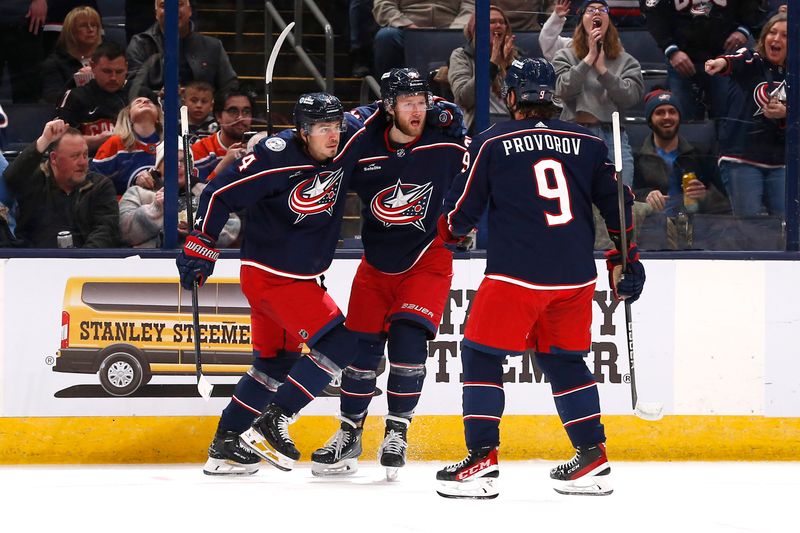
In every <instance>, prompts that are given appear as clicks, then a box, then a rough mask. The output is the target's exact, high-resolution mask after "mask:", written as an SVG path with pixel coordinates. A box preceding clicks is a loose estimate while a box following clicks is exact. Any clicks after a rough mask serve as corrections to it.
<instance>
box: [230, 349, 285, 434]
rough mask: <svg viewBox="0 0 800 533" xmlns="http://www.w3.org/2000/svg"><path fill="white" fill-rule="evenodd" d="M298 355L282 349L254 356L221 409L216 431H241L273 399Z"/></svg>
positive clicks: (248, 425)
mask: <svg viewBox="0 0 800 533" xmlns="http://www.w3.org/2000/svg"><path fill="white" fill-rule="evenodd" d="M299 357H300V354H299V353H297V352H283V351H281V352H278V355H276V356H275V357H270V358H260V357H259V358H256V359H255V360H254V361H253V366H251V367H250V369H249V370H248V371H247V373H246V374H245V375H243V376H242V377H241V379H239V383H237V384H236V388H235V389H234V390H233V396H232V397H231V401H230V403H229V404H228V406H227V407H225V409H224V410H223V411H222V416H221V417H220V419H219V425H218V426H217V429H218V431H235V432H236V433H241V432H242V431H244V430H245V429H247V428H248V427H250V424H252V423H253V420H255V418H256V417H257V416H258V415H260V414H261V413H262V412H263V411H264V408H265V407H266V406H267V404H268V403H269V402H270V400H272V397H273V396H274V395H275V391H276V390H278V387H280V385H281V383H283V382H284V380H285V379H286V375H287V374H288V373H289V369H290V368H292V365H294V364H295V362H297V359H298V358H299Z"/></svg>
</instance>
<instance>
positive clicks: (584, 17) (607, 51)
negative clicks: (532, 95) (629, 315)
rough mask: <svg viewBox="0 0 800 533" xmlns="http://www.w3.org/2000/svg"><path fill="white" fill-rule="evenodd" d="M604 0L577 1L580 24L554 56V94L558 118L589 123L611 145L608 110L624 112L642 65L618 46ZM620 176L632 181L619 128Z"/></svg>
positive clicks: (637, 95) (633, 99)
mask: <svg viewBox="0 0 800 533" xmlns="http://www.w3.org/2000/svg"><path fill="white" fill-rule="evenodd" d="M608 11H609V10H608V3H607V2H606V1H605V0H590V1H586V2H584V3H583V4H582V5H581V8H580V16H581V18H580V24H578V26H577V27H576V28H575V32H574V34H573V37H572V44H571V45H570V47H569V48H562V49H561V50H559V51H558V52H556V55H555V57H554V58H553V67H554V68H555V71H556V75H557V79H556V96H558V97H559V98H560V99H561V102H562V104H563V108H562V113H561V119H562V120H565V121H568V122H575V123H577V124H580V125H582V126H584V127H586V128H587V129H589V130H590V131H591V132H592V133H594V134H595V135H596V136H598V137H600V138H601V139H603V140H604V141H605V143H606V144H607V145H608V147H609V152H611V151H612V150H613V148H614V138H613V134H612V130H611V115H612V113H613V112H614V111H617V112H619V113H620V114H621V115H624V113H625V110H626V109H628V108H629V107H631V106H633V105H635V104H636V103H638V102H639V101H640V99H641V98H642V94H643V93H644V79H643V78H642V68H641V66H640V65H639V62H638V61H636V59H634V57H633V56H632V55H630V54H628V53H627V52H625V50H624V49H623V48H622V43H621V42H620V38H619V34H618V33H617V30H616V28H615V27H614V25H613V24H612V23H611V20H610V18H609V16H608ZM620 144H621V151H622V180H623V182H624V183H625V184H626V185H628V186H630V185H632V184H633V154H632V153H631V147H630V144H629V142H628V134H627V133H626V132H625V131H624V130H623V131H622V134H621V142H620Z"/></svg>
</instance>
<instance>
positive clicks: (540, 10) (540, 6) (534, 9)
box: [492, 0, 569, 61]
mask: <svg viewBox="0 0 800 533" xmlns="http://www.w3.org/2000/svg"><path fill="white" fill-rule="evenodd" d="M566 1H567V4H568V5H569V0H566ZM492 3H493V4H494V5H496V6H497V7H499V8H500V9H502V10H503V12H504V13H505V14H506V18H507V19H508V22H509V24H510V26H511V30H512V31H539V29H540V28H541V26H540V24H539V19H540V18H544V17H543V15H546V14H547V13H550V12H551V11H552V10H553V0H493V2H492ZM548 61H549V60H548Z"/></svg>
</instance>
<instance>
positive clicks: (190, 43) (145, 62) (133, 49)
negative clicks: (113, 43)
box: [127, 0, 238, 92]
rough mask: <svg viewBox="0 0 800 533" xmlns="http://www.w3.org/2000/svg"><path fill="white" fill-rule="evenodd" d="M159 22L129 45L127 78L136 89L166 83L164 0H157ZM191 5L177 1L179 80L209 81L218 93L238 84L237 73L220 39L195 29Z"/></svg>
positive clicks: (155, 87)
mask: <svg viewBox="0 0 800 533" xmlns="http://www.w3.org/2000/svg"><path fill="white" fill-rule="evenodd" d="M155 12H156V23H155V24H153V25H152V26H151V27H150V28H149V29H148V30H147V31H145V32H143V33H140V34H138V35H134V37H133V39H131V42H130V43H129V44H128V52H127V55H128V80H129V81H130V82H131V83H132V84H133V89H132V90H133V91H138V88H139V87H148V88H150V89H152V90H154V91H160V90H161V89H162V87H163V86H164V42H163V41H164V34H163V31H164V0H155ZM191 16H192V6H191V4H190V3H189V0H178V33H179V35H180V50H179V63H180V67H179V83H180V84H181V85H182V86H183V85H186V84H187V83H189V82H190V81H192V80H201V81H205V82H208V83H209V84H211V86H212V87H214V91H215V92H219V91H222V90H225V89H229V88H231V87H234V86H236V85H237V83H238V81H237V78H236V72H235V71H234V70H233V67H232V66H231V62H230V59H229V58H228V54H227V53H226V52H225V48H223V46H222V43H221V42H220V40H219V39H216V38H214V37H209V36H207V35H201V34H199V33H197V32H195V31H193V30H192V25H191V21H190V20H189V19H190V17H191Z"/></svg>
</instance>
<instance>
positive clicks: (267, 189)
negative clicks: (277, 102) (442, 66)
mask: <svg viewBox="0 0 800 533" xmlns="http://www.w3.org/2000/svg"><path fill="white" fill-rule="evenodd" d="M367 123H369V119H367ZM363 131H364V128H363V127H361V128H358V127H356V126H354V125H353V123H351V122H350V120H349V119H348V129H347V131H346V132H344V133H342V137H341V140H340V143H339V152H338V153H337V155H336V156H335V157H334V158H333V159H332V160H330V161H328V162H326V163H325V164H320V163H318V162H317V161H315V160H314V159H312V158H311V157H310V156H309V155H308V154H307V153H306V151H305V149H304V147H303V145H302V143H301V142H300V141H299V140H298V139H296V138H295V137H294V134H293V132H291V131H285V132H281V133H280V134H278V135H274V136H272V137H269V138H267V139H264V140H262V141H261V142H259V143H258V144H257V145H256V146H255V149H254V150H253V152H252V153H250V154H247V155H246V156H244V157H242V158H241V159H239V160H237V161H236V162H235V163H234V164H233V165H231V166H230V167H229V168H228V169H226V170H225V171H223V172H222V173H220V174H219V175H217V176H216V177H215V178H214V179H213V180H212V181H211V182H209V184H208V186H207V187H206V188H205V189H204V190H203V193H202V195H201V196H200V205H199V207H198V213H197V220H196V222H195V229H197V230H199V231H202V232H203V233H206V234H208V235H210V236H211V237H213V238H216V237H217V236H218V235H219V232H220V231H221V229H222V227H223V226H224V225H225V222H226V221H227V220H228V215H229V214H230V213H231V212H234V211H239V210H241V209H244V208H247V217H246V223H245V229H244V239H243V242H242V250H241V258H242V264H246V265H250V266H254V267H256V268H260V269H262V270H266V271H268V272H271V273H273V274H277V275H280V276H286V277H291V278H299V279H309V278H313V277H316V276H319V275H320V274H322V273H324V272H325V270H327V269H328V267H329V266H330V264H331V261H333V255H334V251H335V249H336V244H337V242H338V240H339V232H340V228H341V222H342V215H343V211H344V204H345V198H346V195H347V189H348V187H349V182H350V176H351V175H352V172H353V168H354V167H355V164H356V161H358V159H359V154H360V146H359V143H360V137H361V135H362V133H363Z"/></svg>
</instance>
